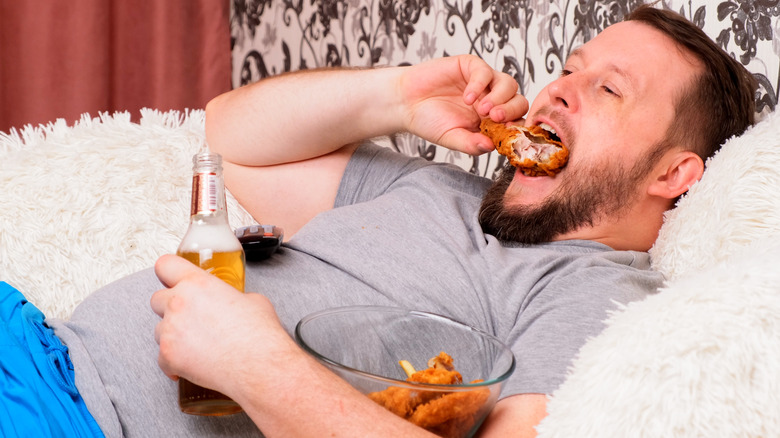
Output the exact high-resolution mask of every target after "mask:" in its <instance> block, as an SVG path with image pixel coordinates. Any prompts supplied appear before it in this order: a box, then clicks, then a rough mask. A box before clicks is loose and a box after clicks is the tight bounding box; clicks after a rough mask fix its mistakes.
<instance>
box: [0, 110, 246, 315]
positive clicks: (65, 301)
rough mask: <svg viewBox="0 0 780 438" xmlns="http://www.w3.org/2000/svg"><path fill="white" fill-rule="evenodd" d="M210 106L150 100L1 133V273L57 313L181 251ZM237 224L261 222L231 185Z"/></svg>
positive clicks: (232, 217) (232, 219) (231, 207)
mask: <svg viewBox="0 0 780 438" xmlns="http://www.w3.org/2000/svg"><path fill="white" fill-rule="evenodd" d="M204 118H205V114H204V111H202V110H198V111H190V112H186V113H183V112H178V111H169V112H160V111H154V110H150V109H146V110H144V111H142V112H141V120H140V122H139V123H132V122H131V117H130V114H129V113H115V114H113V115H108V114H102V115H100V116H99V117H94V118H90V117H84V118H82V119H81V120H80V121H79V122H78V123H76V124H75V125H73V126H68V125H67V124H66V123H65V122H64V121H63V120H60V121H57V122H53V123H50V124H48V125H46V126H40V127H37V128H33V127H27V128H24V129H21V130H19V131H17V130H13V131H12V132H10V133H8V134H3V133H0V186H2V187H3V195H2V196H0V211H2V212H3V220H2V221H0V242H2V244H0V260H2V263H0V280H3V281H6V282H8V283H9V284H11V285H13V286H14V287H15V288H17V289H19V290H20V291H22V292H24V294H25V296H26V297H27V299H28V300H30V302H32V303H34V304H35V305H36V306H38V308H39V309H41V311H42V312H43V313H44V314H45V315H46V316H47V317H50V318H63V319H67V318H68V317H69V316H70V314H71V312H72V311H73V308H74V307H75V306H76V305H77V304H78V303H79V302H81V300H82V299H83V298H84V297H86V296H87V295H88V294H90V293H91V292H93V291H95V290H96V289H98V288H100V287H102V286H105V285H106V284H108V283H110V282H112V281H114V280H116V279H119V278H122V277H124V276H126V275H128V274H131V273H133V272H136V271H139V270H141V269H144V268H147V267H149V266H151V265H152V264H153V263H154V261H155V260H156V259H157V257H159V256H161V255H162V254H165V253H171V252H175V251H176V247H177V246H178V245H179V242H180V241H181V238H182V236H183V235H184V233H185V231H186V230H187V226H188V224H189V217H190V216H189V215H190V196H191V191H192V170H191V169H192V156H193V155H194V154H196V153H198V152H201V151H203V150H205V149H206V142H205V134H204ZM227 208H228V215H229V220H230V223H231V224H232V225H233V226H234V227H239V226H242V225H251V224H254V223H256V222H255V221H254V220H253V219H252V217H251V216H250V215H249V214H248V213H247V212H246V211H245V210H244V209H243V208H242V207H241V206H240V205H239V204H238V202H236V200H235V198H234V197H233V196H232V195H231V194H230V193H229V192H228V193H227Z"/></svg>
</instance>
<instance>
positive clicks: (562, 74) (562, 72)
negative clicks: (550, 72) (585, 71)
mask: <svg viewBox="0 0 780 438" xmlns="http://www.w3.org/2000/svg"><path fill="white" fill-rule="evenodd" d="M570 74H571V70H566V69H565V68H564V69H563V70H561V77H564V76H569V75H570Z"/></svg>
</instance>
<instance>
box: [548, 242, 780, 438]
mask: <svg viewBox="0 0 780 438" xmlns="http://www.w3.org/2000/svg"><path fill="white" fill-rule="evenodd" d="M778 263H780V237H778V236H775V237H772V238H768V239H766V240H765V241H759V242H756V243H755V244H753V245H750V246H747V247H745V249H744V250H743V251H741V252H740V253H738V254H735V255H733V256H731V257H729V258H726V259H725V260H724V261H722V262H721V263H718V264H716V265H713V266H711V267H709V268H708V269H706V270H702V271H701V272H694V273H691V274H690V275H686V276H681V277H679V278H678V279H677V280H674V281H672V282H670V283H669V284H668V285H667V286H666V287H664V288H663V289H662V291H661V293H659V294H656V295H654V296H651V297H649V298H648V299H646V300H644V301H640V302H635V303H631V304H629V305H628V306H627V308H626V309H625V311H623V312H621V313H617V314H615V315H613V316H612V317H611V319H610V320H609V321H608V327H607V328H606V329H605V331H604V332H602V333H601V334H600V335H599V336H597V337H596V338H594V339H592V340H590V341H589V342H588V343H587V344H586V345H585V346H584V347H583V348H582V350H581V351H580V357H579V358H578V359H577V360H576V361H575V362H574V366H573V369H572V370H571V374H570V375H569V376H568V378H567V380H566V381H565V382H564V383H563V385H562V386H561V387H560V388H559V389H558V390H557V391H556V392H555V393H553V395H552V397H551V399H550V400H549V403H548V412H549V416H548V417H547V418H546V419H545V420H544V421H543V422H542V423H541V424H540V426H539V428H538V429H539V431H540V435H539V437H540V438H564V437H565V438H570V437H616V438H617V437H620V438H622V437H632V438H642V437H672V436H677V437H721V436H729V437H737V436H744V437H759V436H763V437H768V436H776V435H777V432H778V431H779V430H780V408H779V407H780V269H778V266H777V265H778Z"/></svg>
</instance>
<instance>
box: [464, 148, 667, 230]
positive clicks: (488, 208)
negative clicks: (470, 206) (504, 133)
mask: <svg viewBox="0 0 780 438" xmlns="http://www.w3.org/2000/svg"><path fill="white" fill-rule="evenodd" d="M653 152H655V153H657V152H658V151H657V150H656V151H651V153H650V154H648V155H649V156H647V157H643V159H642V160H639V161H637V164H636V165H635V166H634V167H633V168H632V169H630V170H626V169H624V168H622V167H619V166H616V165H615V164H614V163H611V164H610V163H605V164H604V165H603V166H602V167H600V168H596V169H593V168H590V169H583V168H578V169H573V168H569V169H567V171H565V173H564V174H559V175H558V176H556V178H564V179H563V181H562V183H561V185H560V186H558V188H557V189H556V190H555V191H554V192H553V193H552V194H551V195H549V196H548V197H547V198H546V199H544V200H543V201H541V203H539V204H535V205H506V204H505V202H506V201H509V202H510V203H511V200H505V199H504V198H505V194H506V191H507V188H508V187H509V185H510V183H511V182H512V177H513V175H514V172H515V168H514V167H512V166H511V165H509V164H508V163H507V164H506V165H505V166H504V169H503V170H502V172H501V174H500V175H499V177H498V179H497V180H496V181H495V182H494V183H493V185H492V186H491V187H490V188H489V189H488V191H487V193H486V194H485V197H484V198H483V200H482V206H481V207H480V211H479V223H480V225H482V230H483V231H484V232H485V233H486V234H491V235H493V236H495V237H496V238H498V239H500V240H504V241H513V242H519V243H524V244H537V243H542V242H551V241H553V240H554V239H555V238H556V237H558V236H561V235H564V234H567V233H570V232H572V231H575V230H577V229H579V228H581V227H584V226H593V225H594V224H596V223H597V221H599V220H602V219H604V218H607V217H609V216H615V217H619V215H621V214H623V213H625V211H626V210H627V209H628V208H630V206H631V205H632V204H633V202H634V200H635V199H636V197H637V196H638V188H639V187H638V185H639V183H640V182H641V181H642V180H643V179H644V178H645V177H646V176H647V174H648V173H649V172H650V170H651V169H652V164H653V163H655V161H646V159H652V158H656V157H655V156H654V155H655V153H653ZM651 156H652V158H651ZM520 189H521V190H522V187H521V188H520Z"/></svg>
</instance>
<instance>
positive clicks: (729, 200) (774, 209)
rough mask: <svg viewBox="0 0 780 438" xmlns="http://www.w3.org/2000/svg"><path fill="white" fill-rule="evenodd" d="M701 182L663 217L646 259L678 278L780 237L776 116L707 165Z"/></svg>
mask: <svg viewBox="0 0 780 438" xmlns="http://www.w3.org/2000/svg"><path fill="white" fill-rule="evenodd" d="M706 169H707V170H706V171H705V172H704V175H703V176H702V178H701V180H700V181H698V182H697V183H696V184H694V185H693V187H691V189H690V190H689V191H688V193H686V194H685V195H684V196H683V198H682V199H680V201H679V202H678V203H677V208H675V209H674V210H670V211H668V212H667V213H666V216H665V218H664V226H663V228H661V232H660V233H659V235H658V239H657V240H656V242H655V244H654V245H653V248H652V249H651V250H650V254H651V256H652V260H653V267H654V268H655V269H657V270H659V271H661V272H663V273H664V275H666V277H667V278H669V279H677V278H680V277H684V276H686V275H689V274H693V273H696V272H698V271H701V270H703V269H707V268H710V267H712V266H713V265H715V264H717V263H720V262H723V261H725V260H727V259H728V258H730V257H731V256H733V255H735V254H738V253H740V252H742V250H743V249H744V248H745V247H747V246H749V245H750V244H752V243H753V242H757V241H761V240H765V239H770V238H772V237H774V236H778V235H780V196H778V189H777V188H778V187H780V172H778V169H780V113H777V112H773V113H770V114H768V115H767V116H765V117H764V118H763V119H762V120H761V121H760V122H759V123H757V124H756V125H754V126H753V127H751V128H749V129H748V130H747V131H746V132H745V133H744V134H742V135H741V136H739V137H734V138H731V139H729V140H728V141H727V142H726V143H725V144H724V145H723V146H722V148H721V149H720V151H718V153H717V154H715V156H713V157H712V158H710V159H709V160H708V161H707V166H706Z"/></svg>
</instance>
